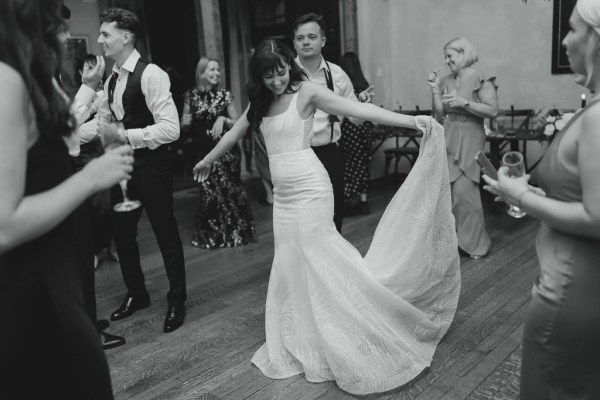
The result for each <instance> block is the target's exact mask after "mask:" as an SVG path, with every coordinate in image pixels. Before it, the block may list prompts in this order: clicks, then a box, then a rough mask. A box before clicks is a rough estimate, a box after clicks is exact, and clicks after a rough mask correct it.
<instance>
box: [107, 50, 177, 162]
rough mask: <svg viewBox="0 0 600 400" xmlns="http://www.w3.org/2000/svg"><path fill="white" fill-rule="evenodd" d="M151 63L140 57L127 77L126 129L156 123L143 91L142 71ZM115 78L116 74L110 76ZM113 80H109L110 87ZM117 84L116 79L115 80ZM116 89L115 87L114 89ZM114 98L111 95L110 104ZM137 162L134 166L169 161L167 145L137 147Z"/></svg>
mask: <svg viewBox="0 0 600 400" xmlns="http://www.w3.org/2000/svg"><path fill="white" fill-rule="evenodd" d="M148 64H150V62H149V61H147V60H145V59H143V58H140V59H139V60H138V62H137V63H136V64H135V68H134V70H133V72H132V73H130V74H129V77H128V78H127V85H126V86H125V91H124V92H123V97H122V102H123V109H124V111H125V114H124V115H123V120H122V121H123V125H124V126H125V129H136V128H145V127H147V126H148V125H154V123H155V122H154V116H153V115H152V113H151V112H150V110H148V106H147V105H146V98H145V96H144V93H143V92H142V73H143V72H144V70H145V69H146V67H147V66H148ZM110 79H111V80H113V79H115V77H114V76H112V77H111V78H110ZM110 84H111V82H109V88H110ZM115 84H116V81H115ZM113 90H114V89H113ZM111 100H112V98H111V97H110V95H109V105H110V102H111ZM133 155H134V158H135V162H134V164H133V167H134V168H137V167H142V166H145V165H151V164H152V165H153V164H157V163H163V162H166V161H167V156H168V151H167V146H165V145H162V146H159V147H157V148H156V149H154V150H150V149H149V148H142V149H136V150H134V152H133Z"/></svg>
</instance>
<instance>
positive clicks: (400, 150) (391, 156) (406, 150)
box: [383, 106, 431, 176]
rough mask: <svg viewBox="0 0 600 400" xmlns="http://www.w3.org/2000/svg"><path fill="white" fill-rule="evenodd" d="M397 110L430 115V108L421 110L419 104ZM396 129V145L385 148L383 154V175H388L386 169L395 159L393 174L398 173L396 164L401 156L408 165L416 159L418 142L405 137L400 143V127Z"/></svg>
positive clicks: (411, 113) (412, 163) (402, 112)
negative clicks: (408, 108) (413, 107)
mask: <svg viewBox="0 0 600 400" xmlns="http://www.w3.org/2000/svg"><path fill="white" fill-rule="evenodd" d="M397 112H399V113H401V114H406V115H431V110H421V109H419V106H417V107H416V109H415V110H402V108H400V109H399V110H398V111H397ZM396 129H398V132H399V133H398V134H396V138H395V139H396V146H395V147H391V148H388V149H385V150H384V151H383V154H384V155H385V175H386V176H387V175H388V170H389V167H390V164H391V163H392V161H395V164H394V174H398V164H399V162H400V159H401V158H402V157H406V159H407V160H408V162H409V163H410V166H411V167H412V166H413V165H415V162H416V161H417V157H418V155H419V144H418V142H417V141H416V139H415V138H407V140H406V141H405V142H404V143H403V144H402V145H401V144H400V137H401V136H402V134H401V132H402V130H401V128H396Z"/></svg>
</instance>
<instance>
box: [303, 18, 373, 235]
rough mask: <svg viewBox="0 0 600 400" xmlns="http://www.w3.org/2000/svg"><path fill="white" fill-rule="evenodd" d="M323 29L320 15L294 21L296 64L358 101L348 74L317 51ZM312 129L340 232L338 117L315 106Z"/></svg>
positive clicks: (341, 178)
mask: <svg viewBox="0 0 600 400" xmlns="http://www.w3.org/2000/svg"><path fill="white" fill-rule="evenodd" d="M325 31H326V30H325V22H324V19H323V16H322V15H318V14H314V13H309V14H304V15H302V16H300V17H299V18H298V19H297V20H296V21H295V22H294V25H293V32H294V39H293V40H294V48H295V49H296V53H297V54H298V56H297V57H296V63H297V64H298V65H299V66H300V68H302V70H303V71H304V73H305V74H306V75H307V76H308V79H309V81H311V82H313V83H316V84H318V85H321V86H324V87H326V88H329V89H330V90H332V91H333V92H335V93H336V94H338V95H340V96H343V97H346V98H348V99H351V100H355V101H358V100H359V99H358V98H357V97H356V95H355V94H354V87H353V86H352V81H350V78H348V75H346V73H345V72H344V70H342V69H341V68H340V67H339V66H338V65H336V64H333V63H330V62H328V61H326V60H325V59H324V58H323V55H322V54H321V50H322V48H323V47H325V41H326V37H325ZM360 96H361V101H370V98H371V96H372V93H371V92H370V91H369V90H367V91H364V92H363V93H361V94H360ZM355 122H357V123H360V122H359V121H355ZM313 130H314V132H315V134H314V137H313V140H312V143H311V146H312V148H313V150H314V152H315V154H316V155H317V157H318V158H319V160H321V162H322V163H323V166H324V167H325V169H326V170H327V173H328V174H329V179H330V180H331V185H332V186H333V199H334V211H333V221H334V223H335V226H336V228H337V230H338V231H339V232H340V233H341V232H342V219H343V216H344V153H343V152H342V150H341V149H340V148H339V146H338V144H337V141H338V140H339V138H340V136H341V130H340V123H339V119H338V118H337V117H336V116H335V115H329V114H327V113H326V112H324V111H321V110H319V109H317V110H316V111H315V116H314V122H313Z"/></svg>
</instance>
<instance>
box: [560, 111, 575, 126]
mask: <svg viewBox="0 0 600 400" xmlns="http://www.w3.org/2000/svg"><path fill="white" fill-rule="evenodd" d="M574 116H575V113H572V112H570V113H564V114H563V115H562V120H563V121H565V124H568V123H569V121H570V120H571V119H572V118H573V117H574Z"/></svg>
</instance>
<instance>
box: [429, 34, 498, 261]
mask: <svg viewBox="0 0 600 400" xmlns="http://www.w3.org/2000/svg"><path fill="white" fill-rule="evenodd" d="M444 59H445V61H446V64H447V65H448V69H449V70H450V73H449V74H448V75H446V76H444V77H442V78H440V77H439V75H438V73H437V72H432V73H431V74H429V79H428V84H429V86H430V88H431V96H432V104H433V111H434V114H435V116H436V117H437V118H438V119H442V118H444V130H445V131H446V150H447V155H448V170H449V173H450V183H451V185H452V213H453V214H454V218H455V219H456V235H457V236H458V247H459V249H460V250H462V251H463V252H465V253H467V254H468V255H469V256H470V257H471V258H474V259H477V258H481V257H484V256H485V255H486V254H487V253H488V251H489V249H490V244H491V241H490V238H489V236H488V234H487V232H486V230H485V221H484V218H483V207H482V205H481V196H480V194H479V179H480V176H481V172H480V169H479V166H478V165H477V163H475V161H474V157H475V154H476V153H477V151H479V150H483V147H484V145H485V132H484V130H483V119H484V118H493V117H495V116H496V114H497V113H498V94H497V92H496V88H497V86H496V78H495V77H493V76H489V75H486V74H482V73H481V72H479V71H477V70H476V69H474V68H473V64H475V63H476V62H477V60H478V59H479V57H478V55H477V51H476V50H475V47H474V46H473V45H472V44H471V43H470V42H469V41H468V40H467V39H464V38H454V39H452V40H450V41H449V42H448V43H446V45H445V46H444Z"/></svg>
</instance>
